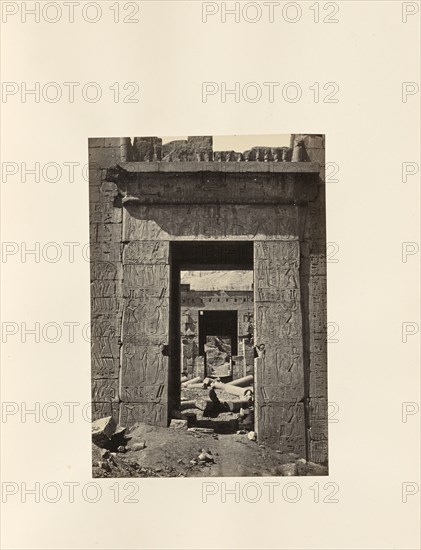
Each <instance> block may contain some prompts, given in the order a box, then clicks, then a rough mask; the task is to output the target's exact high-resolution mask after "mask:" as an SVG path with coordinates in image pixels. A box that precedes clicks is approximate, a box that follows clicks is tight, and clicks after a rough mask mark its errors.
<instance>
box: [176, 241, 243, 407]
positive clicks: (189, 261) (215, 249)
mask: <svg viewBox="0 0 421 550" xmlns="http://www.w3.org/2000/svg"><path fill="white" fill-rule="evenodd" d="M170 261H171V291H170V296H171V302H170V342H171V345H170V354H169V355H170V367H169V368H170V370H169V405H170V415H171V417H177V415H178V414H179V411H180V401H181V383H182V381H183V380H185V378H186V375H187V377H188V378H189V379H190V378H191V377H192V374H191V372H192V365H191V363H192V356H193V358H194V359H195V360H198V361H199V363H200V361H202V362H203V369H202V370H201V371H200V372H201V374H202V376H201V377H200V378H201V379H207V378H208V377H213V380H217V381H221V380H222V381H223V382H225V381H228V380H232V379H233V369H235V368H236V367H237V368H239V367H238V365H239V362H240V360H241V357H239V356H241V354H242V353H243V352H242V350H243V339H244V338H247V337H248V342H250V333H249V332H250V331H249V326H250V322H249V321H250V317H252V315H253V283H252V281H253V273H252V272H253V243H252V242H249V241H229V242H228V241H225V242H207V241H188V242H187V241H183V242H181V241H177V242H172V243H171V246H170ZM186 270H192V271H190V273H196V272H202V273H205V274H206V273H207V272H209V273H211V274H212V273H213V272H215V271H216V272H217V273H220V274H221V278H222V280H226V279H225V272H226V273H231V274H232V273H234V272H249V275H250V278H249V279H248V280H249V281H250V284H249V287H248V290H247V292H244V293H243V294H244V296H243V295H242V296H241V298H239V297H238V293H236V291H235V290H227V289H225V290H217V289H216V288H214V289H213V290H212V291H208V293H207V294H206V292H205V293H202V294H201V293H200V292H194V291H193V292H192V290H191V289H190V287H189V285H188V284H182V281H181V274H182V273H183V277H184V274H185V273H186ZM205 276H206V275H205ZM234 278H236V276H234ZM183 281H184V279H183ZM234 295H235V297H234ZM186 301H187V305H188V307H186ZM210 302H212V303H210ZM246 302H247V303H246ZM231 303H232V304H233V305H232V307H231V308H230V307H229V306H230V304H231ZM202 304H203V305H202ZM240 304H241V313H240ZM247 307H248V310H247V311H244V308H247ZM205 308H206V309H207V310H205ZM209 309H211V310H212V311H210V310H209ZM239 342H240V343H241V346H240V345H239ZM250 345H251V344H250ZM193 363H194V361H193ZM194 365H196V363H194ZM224 367H226V368H227V372H226V373H225V370H224ZM199 369H200V365H199ZM187 370H188V371H189V372H188V373H187ZM241 372H242V371H241ZM240 376H241V375H240ZM237 377H238V375H237ZM196 378H199V377H198V376H197V375H196ZM234 378H235V376H234ZM183 395H184V393H183ZM234 399H235V397H233V400H234ZM183 400H185V397H183Z"/></svg>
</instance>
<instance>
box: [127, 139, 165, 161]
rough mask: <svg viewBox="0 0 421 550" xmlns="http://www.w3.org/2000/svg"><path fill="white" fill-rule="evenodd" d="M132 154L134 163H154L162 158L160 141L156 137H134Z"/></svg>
mask: <svg viewBox="0 0 421 550" xmlns="http://www.w3.org/2000/svg"><path fill="white" fill-rule="evenodd" d="M133 154H134V156H135V160H136V161H140V162H156V161H160V160H161V158H162V139H161V138H158V137H135V138H134V140H133Z"/></svg>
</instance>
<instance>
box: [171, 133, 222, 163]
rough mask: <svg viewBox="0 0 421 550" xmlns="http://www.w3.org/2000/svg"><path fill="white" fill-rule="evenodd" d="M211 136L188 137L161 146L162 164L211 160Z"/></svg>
mask: <svg viewBox="0 0 421 550" xmlns="http://www.w3.org/2000/svg"><path fill="white" fill-rule="evenodd" d="M212 141H213V139H212V136H189V138H188V139H187V140H176V141H170V142H169V143H166V144H165V145H164V146H163V158H162V160H163V161H164V162H177V161H209V160H212V159H213V151H212Z"/></svg>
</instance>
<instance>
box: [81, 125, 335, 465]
mask: <svg viewBox="0 0 421 550" xmlns="http://www.w3.org/2000/svg"><path fill="white" fill-rule="evenodd" d="M89 158H90V183H89V201H90V224H91V225H90V252H91V253H90V257H91V335H92V338H91V340H92V403H93V417H94V418H102V417H106V416H112V417H114V419H115V421H116V422H117V423H119V424H121V425H123V426H130V425H133V424H134V423H136V422H143V423H146V424H151V425H156V426H168V425H169V423H170V421H171V419H172V418H173V417H174V416H175V413H174V411H177V410H178V409H179V407H180V379H181V373H182V368H181V367H182V365H181V357H182V356H183V353H184V356H183V357H186V361H187V360H188V358H189V353H190V354H191V351H189V348H188V347H186V348H185V349H183V350H182V349H181V346H182V345H184V344H182V335H181V330H180V327H181V320H182V318H181V315H182V313H181V309H182V305H183V304H182V303H181V291H180V288H181V283H180V272H181V270H185V269H237V270H238V269H244V270H253V281H254V282H253V290H252V294H253V302H252V307H253V311H252V312H248V313H249V314H250V315H252V317H253V319H254V321H253V323H254V341H255V343H256V344H259V345H261V344H263V345H264V346H263V348H264V350H265V351H264V353H262V354H260V356H257V357H255V358H254V359H253V360H254V364H253V363H252V366H251V369H254V410H255V431H256V433H257V438H258V443H259V444H265V445H267V446H268V447H271V448H274V449H277V450H280V451H281V452H290V453H296V454H298V455H299V456H301V457H305V458H307V459H308V460H311V461H313V462H318V463H322V462H323V463H324V462H327V458H328V448H327V440H328V434H327V407H328V403H327V322H326V316H327V312H326V216H325V172H324V167H325V140H324V136H322V135H309V134H296V135H292V136H291V145H290V147H263V146H256V147H253V148H252V149H250V150H248V151H245V152H236V151H213V140H212V137H208V136H200V137H197V136H195V137H189V138H188V139H187V140H179V141H173V142H170V143H165V144H163V143H162V139H160V138H157V137H145V138H143V137H136V138H134V139H133V141H132V140H131V139H129V138H110V139H106V138H95V139H90V140H89ZM184 305H185V304H184ZM246 313H247V312H246ZM183 315H184V313H183ZM242 319H245V317H244V315H243V316H242ZM209 342H210V340H209ZM209 345H211V344H209ZM235 345H236V344H235ZM263 348H262V349H263ZM239 355H240V354H239ZM186 365H187V363H186ZM186 368H187V367H186ZM242 368H243V367H242ZM244 368H245V367H244ZM242 372H243V371H242ZM243 374H249V372H245V371H244V372H243Z"/></svg>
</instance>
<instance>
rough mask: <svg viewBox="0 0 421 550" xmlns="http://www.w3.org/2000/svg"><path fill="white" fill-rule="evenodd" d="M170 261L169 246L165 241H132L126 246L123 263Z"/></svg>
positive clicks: (164, 262)
mask: <svg viewBox="0 0 421 550" xmlns="http://www.w3.org/2000/svg"><path fill="white" fill-rule="evenodd" d="M168 263H169V246H168V243H166V242H165V241H158V242H157V241H131V242H129V243H127V245H126V246H125V247H124V254H123V264H152V265H157V264H164V265H167V264H168Z"/></svg>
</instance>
